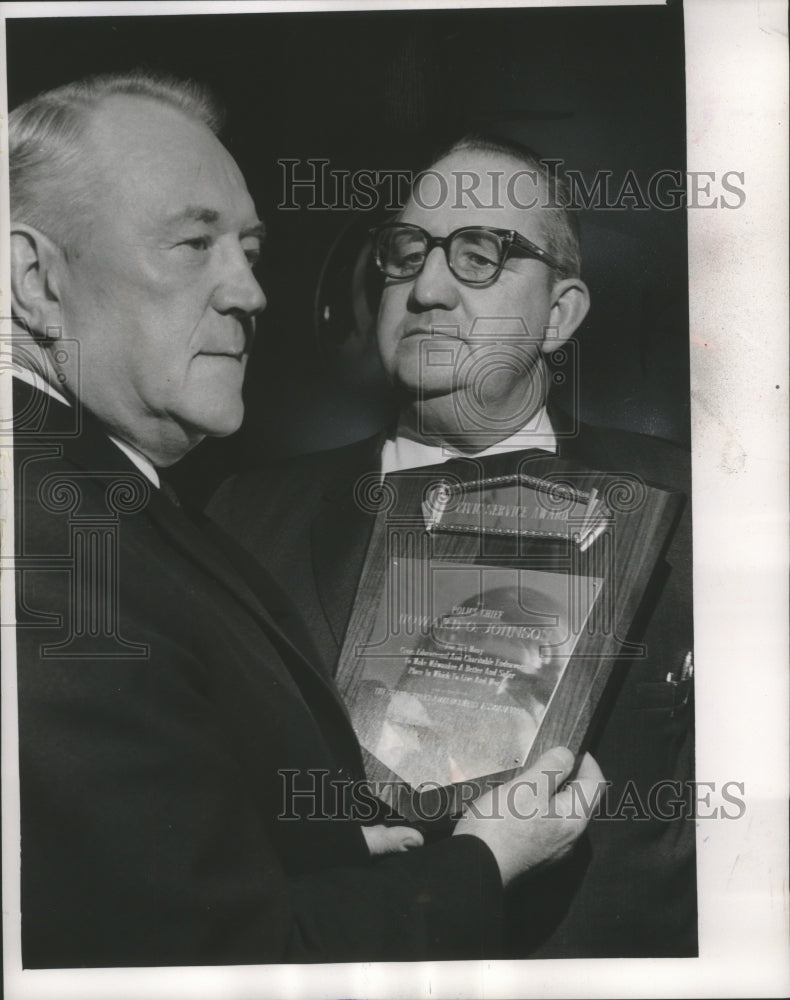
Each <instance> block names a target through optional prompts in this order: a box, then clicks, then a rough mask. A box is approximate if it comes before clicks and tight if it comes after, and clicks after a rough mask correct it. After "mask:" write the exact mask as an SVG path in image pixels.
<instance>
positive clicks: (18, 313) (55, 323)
mask: <svg viewBox="0 0 790 1000" xmlns="http://www.w3.org/2000/svg"><path fill="white" fill-rule="evenodd" d="M62 258H63V253H62V251H61V250H60V249H59V248H58V247H57V246H56V245H55V244H54V243H53V242H52V240H51V239H50V238H49V237H48V236H45V235H44V234H43V233H41V232H39V230H38V229H34V228H33V227H32V226H26V225H24V224H23V223H12V224H11V296H12V310H13V314H14V318H15V319H17V320H19V321H20V322H22V323H24V324H25V325H26V327H27V328H28V330H30V332H31V333H32V334H33V336H34V337H37V338H38V337H42V338H47V339H49V338H50V337H52V335H53V333H52V331H54V330H59V329H60V327H61V326H62V315H61V304H60V295H59V291H58V286H59V271H60V268H61V266H62Z"/></svg>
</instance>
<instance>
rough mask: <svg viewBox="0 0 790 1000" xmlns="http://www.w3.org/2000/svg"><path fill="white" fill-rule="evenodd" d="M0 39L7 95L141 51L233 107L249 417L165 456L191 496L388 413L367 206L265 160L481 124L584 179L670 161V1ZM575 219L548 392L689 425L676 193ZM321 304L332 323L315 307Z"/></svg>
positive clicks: (352, 152)
mask: <svg viewBox="0 0 790 1000" xmlns="http://www.w3.org/2000/svg"><path fill="white" fill-rule="evenodd" d="M7 39H8V86H9V106H10V107H14V106H15V105H16V104H17V103H19V102H21V101H23V100H25V99H26V98H28V97H30V96H32V95H33V94H35V93H37V92H39V91H41V90H46V89H48V88H50V87H53V86H56V85H58V84H60V83H64V82H67V81H69V80H72V79H76V78H78V77H81V76H85V75H88V74H91V73H98V72H111V71H119V70H121V71H122V70H128V69H132V68H135V67H147V68H150V69H154V70H165V71H168V72H170V73H174V74H176V75H179V76H189V77H193V78H195V79H198V80H201V81H203V82H206V83H208V84H210V85H211V86H212V87H213V88H214V89H215V90H216V92H217V93H218V95H219V96H220V98H221V99H222V100H223V102H224V103H225V104H226V106H227V110H228V116H227V123H226V128H225V132H224V141H225V143H226V145H227V146H228V147H229V149H230V150H231V152H232V153H233V155H234V156H235V157H236V159H237V161H238V162H239V164H240V166H241V168H242V170H243V171H244V174H245V176H246V178H247V181H248V185H249V188H250V191H251V193H252V196H253V198H254V199H255V202H256V205H257V207H258V210H259V212H260V213H261V215H262V217H263V218H264V219H265V220H266V222H267V225H268V227H269V232H270V237H269V239H268V241H267V244H268V246H267V251H266V253H265V257H264V263H263V268H262V283H263V285H264V288H265V291H266V293H267V297H268V303H269V304H268V308H267V310H266V312H265V314H264V315H263V317H262V319H261V320H260V322H259V333H258V339H257V342H256V345H255V349H254V351H253V356H252V358H251V361H250V366H249V369H248V376H247V384H246V389H245V395H246V400H247V419H246V421H245V426H244V428H243V429H242V431H241V432H239V433H238V434H236V435H234V436H233V437H232V438H230V439H226V440H224V441H211V442H208V443H206V444H204V445H203V446H201V448H199V449H197V451H196V452H195V453H194V454H193V455H191V456H189V457H188V458H187V459H186V460H185V461H184V462H183V463H181V468H180V469H179V470H178V472H179V476H180V478H181V480H182V483H184V484H188V485H189V486H190V487H191V488H193V489H195V490H197V492H198V495H200V496H205V495H206V493H207V492H208V491H209V490H210V489H211V488H212V486H213V485H215V484H216V483H217V481H218V480H219V479H220V478H221V477H222V476H224V475H225V474H226V473H228V472H230V471H232V470H233V469H235V468H239V467H243V466H248V465H251V464H257V463H260V462H262V461H264V460H265V459H266V458H267V457H269V456H272V455H280V454H290V453H298V452H303V451H310V450H313V449H317V448H327V447H332V446H334V445H337V444H343V443H345V442H348V441H353V440H356V439H359V438H362V437H365V436H367V435H368V434H370V433H372V432H373V431H375V430H376V429H378V428H379V427H382V426H384V424H385V423H386V422H387V421H388V420H389V419H390V416H391V407H392V401H391V398H390V395H389V392H388V389H387V386H386V383H385V381H384V379H383V378H382V375H381V372H380V370H379V368H378V364H377V359H376V356H375V352H374V350H373V349H372V346H371V344H370V342H369V341H362V342H361V343H360V342H359V339H357V342H356V346H354V344H355V342H354V341H351V340H349V338H348V334H349V332H350V331H351V328H352V327H353V318H352V312H351V279H350V276H349V275H350V268H351V266H352V265H353V262H354V260H355V259H356V256H357V251H358V248H359V246H360V245H361V239H362V237H360V236H358V235H356V234H358V233H364V230H365V229H366V228H367V226H368V225H371V224H373V223H374V222H376V221H378V218H377V217H376V218H374V217H373V214H374V213H369V214H368V215H367V216H365V217H364V218H362V219H361V221H360V220H358V219H357V217H356V215H355V214H354V213H351V212H349V211H346V210H323V211H321V210H318V211H316V210H308V209H306V208H304V207H303V208H301V209H300V210H297V211H290V212H285V211H282V210H278V208H277V205H278V202H279V201H281V200H282V198H283V169H282V168H281V167H280V166H278V164H277V160H278V159H281V158H286V157H291V158H298V159H300V160H305V159H307V158H323V159H328V160H330V168H331V169H332V170H339V169H348V170H356V169H360V168H367V169H376V168H378V169H383V170H394V169H416V168H419V167H420V166H424V165H425V162H426V160H427V159H429V158H430V154H431V152H432V151H433V150H434V149H435V148H437V147H440V146H441V145H443V144H444V143H446V142H447V141H450V140H452V139H453V138H455V137H457V136H458V135H460V134H462V133H463V132H465V131H467V130H469V129H475V128H477V129H479V128H485V129H487V130H492V129H493V130H495V131H497V132H498V133H500V134H502V135H503V136H510V137H513V138H517V139H519V140H521V141H523V142H526V143H527V144H529V145H530V146H532V147H533V148H535V149H537V150H538V151H539V152H541V153H542V154H543V155H545V156H549V157H552V158H561V159H562V160H563V161H565V163H566V165H567V166H568V167H569V168H573V169H576V170H580V171H582V173H583V175H584V178H585V180H586V182H587V184H588V186H589V184H590V182H591V180H592V178H593V175H594V173H595V171H596V170H609V171H611V172H612V186H613V190H614V191H615V192H616V191H617V190H618V188H619V185H620V183H622V180H623V179H624V177H625V174H626V172H627V171H628V170H633V171H634V172H635V173H636V176H637V177H638V179H639V181H640V182H641V185H642V187H643V189H644V188H645V187H646V184H647V181H648V179H649V177H650V176H651V175H652V174H653V173H654V172H656V171H657V170H662V169H674V170H681V171H682V170H684V169H685V84H684V57H683V20H682V10H681V9H680V7H679V6H677V5H671V6H668V7H609V8H592V9H590V8H560V9H550V10H538V9H521V10H470V11H451V10H445V11H370V12H353V13H337V12H328V11H327V12H318V13H309V14H302V13H272V14H255V15H213V16H208V15H207V16H184V17H148V18H144V17H122V18H114V17H107V18H57V19H36V20H33V19H24V20H9V21H8V22H7ZM307 170H308V168H307V166H306V165H305V166H303V167H301V168H299V172H300V174H303V173H306V172H307ZM300 200H301V201H302V202H303V204H306V201H307V198H306V196H305V197H301V196H297V201H300ZM355 219H356V221H355ZM581 223H582V250H583V261H584V264H583V270H582V273H583V277H584V278H585V280H586V281H587V283H588V285H589V286H590V289H591V293H592V302H593V305H592V309H591V312H590V315H589V316H588V318H587V319H586V320H585V322H584V324H583V325H582V327H581V329H580V331H579V333H578V335H577V340H578V350H577V360H578V365H577V370H576V371H575V372H574V373H570V376H569V377H568V378H566V379H565V381H564V383H563V384H562V385H560V386H559V387H558V390H557V394H558V396H559V397H560V402H565V404H566V405H567V406H570V405H571V403H572V401H573V398H574V396H575V394H576V393H578V396H579V412H580V415H581V417H582V419H585V420H588V421H590V422H593V423H598V424H601V425H606V426H614V427H624V428H629V429H634V430H639V431H642V432H644V433H648V434H654V435H657V436H660V437H665V438H670V439H673V440H676V441H678V442H681V443H685V442H687V441H688V434H689V431H688V413H689V403H688V304H687V266H686V224H685V214H684V212H683V211H682V210H676V211H670V212H667V211H660V210H657V209H655V208H652V209H648V210H638V209H630V210H628V211H607V210H603V209H590V210H587V211H584V212H582V217H581ZM349 226H351V229H350V230H349V231H348V232H347V233H346V236H345V237H343V238H342V239H341V243H340V246H339V248H338V249H337V251H336V252H335V254H334V256H333V257H332V259H331V261H330V262H329V264H328V265H327V268H326V273H325V276H324V279H323V281H320V280H319V279H320V275H321V273H322V269H323V268H324V265H325V263H326V262H327V258H328V255H329V252H330V249H331V248H332V246H333V244H335V242H336V241H337V240H338V238H339V237H341V236H342V234H343V233H344V232H345V231H346V230H347V229H348V227H349ZM367 305H368V308H369V310H374V309H375V303H374V302H369V303H368V304H367ZM327 306H329V316H330V320H329V322H325V321H322V320H318V321H317V320H316V316H317V315H318V316H323V314H324V311H325V310H326V308H327Z"/></svg>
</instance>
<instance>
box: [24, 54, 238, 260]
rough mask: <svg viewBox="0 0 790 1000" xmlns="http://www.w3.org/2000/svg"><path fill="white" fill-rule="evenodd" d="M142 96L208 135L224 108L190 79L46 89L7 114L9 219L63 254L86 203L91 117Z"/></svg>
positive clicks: (103, 79)
mask: <svg viewBox="0 0 790 1000" xmlns="http://www.w3.org/2000/svg"><path fill="white" fill-rule="evenodd" d="M115 96H131V97H142V98H147V99H149V100H152V101H157V102H159V103H160V104H164V105H167V106H169V107H172V108H175V109H176V110H178V111H181V112H182V113H183V114H184V115H186V116H187V117H189V118H193V119H195V120H197V121H199V122H201V123H202V124H204V125H205V126H206V127H207V128H209V129H210V130H211V131H212V132H213V133H214V134H215V135H216V134H218V132H219V130H220V128H221V126H222V120H223V110H222V107H221V106H220V104H219V103H218V101H217V100H216V98H215V97H214V96H213V95H212V94H211V92H210V91H209V90H208V89H207V88H206V87H204V86H202V85H201V84H198V83H195V82H194V81H192V80H179V79H177V78H175V77H170V76H165V75H159V74H154V73H149V72H147V71H145V70H135V71H133V72H131V73H117V74H108V75H106V76H94V77H89V78H87V79H85V80H78V81H76V82H74V83H67V84H65V85H64V86H62V87H57V88H55V89H54V90H48V91H45V92H44V93H43V94H39V95H38V96H37V97H33V98H31V99H30V100H29V101H26V102H25V103H24V104H21V105H19V107H17V108H15V109H14V110H13V111H12V112H11V114H10V115H9V116H8V136H9V169H10V180H11V218H12V219H13V220H14V221H15V222H24V223H25V224H26V225H29V226H32V227H33V228H35V229H38V230H40V231H41V232H42V233H45V234H46V235H47V236H49V237H50V239H52V240H54V241H55V243H57V244H58V245H59V246H60V247H61V248H63V249H67V248H68V247H69V245H70V244H72V243H73V241H74V238H75V236H76V235H77V232H78V231H79V230H80V229H81V226H82V224H83V221H84V218H85V216H86V214H87V213H88V209H89V206H90V203H91V182H90V161H89V154H88V153H87V152H86V148H85V147H86V143H85V137H86V132H87V129H88V125H89V122H90V117H91V115H92V113H94V112H95V111H96V110H97V109H98V108H99V106H100V105H101V104H102V102H103V101H105V100H106V99H107V98H110V97H115Z"/></svg>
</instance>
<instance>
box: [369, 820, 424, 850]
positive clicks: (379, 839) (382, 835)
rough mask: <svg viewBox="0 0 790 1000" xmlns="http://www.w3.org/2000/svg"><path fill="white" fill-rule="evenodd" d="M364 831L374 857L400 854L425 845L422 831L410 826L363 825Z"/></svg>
mask: <svg viewBox="0 0 790 1000" xmlns="http://www.w3.org/2000/svg"><path fill="white" fill-rule="evenodd" d="M362 833H363V835H364V837H365V841H366V843H367V845H368V850H369V851H370V854H371V856H372V857H377V856H378V855H381V854H400V853H402V852H403V851H410V850H412V849H413V848H415V847H422V845H423V836H422V834H421V833H420V831H419V830H415V829H413V828H412V827H410V826H382V825H378V826H363V827H362Z"/></svg>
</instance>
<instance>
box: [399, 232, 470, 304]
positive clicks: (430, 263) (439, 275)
mask: <svg viewBox="0 0 790 1000" xmlns="http://www.w3.org/2000/svg"><path fill="white" fill-rule="evenodd" d="M458 295H459V290H458V282H457V281H456V279H455V278H454V277H453V273H452V271H451V270H450V268H449V267H448V265H447V258H446V257H445V255H444V250H443V249H442V248H441V247H434V248H433V250H431V252H430V253H429V254H428V256H427V257H426V258H425V264H424V265H423V268H422V271H420V273H419V274H418V275H417V278H416V279H415V282H414V285H413V286H412V290H411V296H410V297H411V300H412V303H413V304H414V305H415V306H417V307H418V308H421V309H454V308H455V306H456V305H458Z"/></svg>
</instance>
